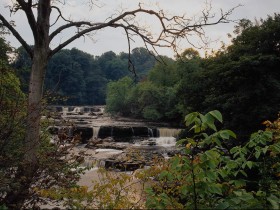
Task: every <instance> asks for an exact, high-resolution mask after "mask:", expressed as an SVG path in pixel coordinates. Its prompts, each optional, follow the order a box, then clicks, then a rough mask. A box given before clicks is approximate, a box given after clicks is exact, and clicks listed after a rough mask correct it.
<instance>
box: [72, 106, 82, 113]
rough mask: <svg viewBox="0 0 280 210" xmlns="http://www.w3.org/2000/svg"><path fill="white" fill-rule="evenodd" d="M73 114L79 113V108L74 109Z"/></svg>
mask: <svg viewBox="0 0 280 210" xmlns="http://www.w3.org/2000/svg"><path fill="white" fill-rule="evenodd" d="M72 112H74V113H79V112H81V107H75V108H74V110H73V111H72Z"/></svg>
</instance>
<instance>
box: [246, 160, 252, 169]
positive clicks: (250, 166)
mask: <svg viewBox="0 0 280 210" xmlns="http://www.w3.org/2000/svg"><path fill="white" fill-rule="evenodd" d="M246 164H247V166H248V168H250V169H251V168H252V166H253V162H252V161H247V163H246Z"/></svg>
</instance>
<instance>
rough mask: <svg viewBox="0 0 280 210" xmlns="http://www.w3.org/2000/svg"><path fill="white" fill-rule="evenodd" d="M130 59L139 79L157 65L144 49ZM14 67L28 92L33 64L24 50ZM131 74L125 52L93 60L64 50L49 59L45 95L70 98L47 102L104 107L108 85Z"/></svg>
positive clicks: (138, 49) (19, 51) (107, 54)
mask: <svg viewBox="0 0 280 210" xmlns="http://www.w3.org/2000/svg"><path fill="white" fill-rule="evenodd" d="M0 47H1V46H0ZM131 60H132V62H133V64H134V67H135V70H136V74H137V76H139V78H142V77H144V76H145V75H147V72H148V71H149V70H150V68H152V66H153V65H154V64H155V58H154V57H153V56H152V55H151V54H149V52H148V51H147V50H146V49H145V48H135V49H133V50H132V53H131ZM13 67H14V68H15V69H17V72H18V75H19V76H20V80H21V83H22V84H23V87H22V89H23V91H24V92H27V91H28V82H29V72H30V68H31V61H30V58H29V56H28V54H27V53H26V52H25V50H24V49H23V48H22V47H20V48H19V49H18V55H17V57H16V60H15V62H14V63H13ZM128 75H130V76H131V75H132V74H131V72H130V71H129V70H128V54H126V53H120V54H119V55H116V54H115V53H114V52H112V51H110V52H106V53H104V54H102V55H101V56H95V57H94V56H92V55H90V54H87V53H85V52H82V51H80V50H78V49H75V48H73V49H71V50H66V49H65V50H61V51H60V52H58V53H57V54H56V55H55V56H54V57H52V59H50V61H49V63H48V69H47V72H46V79H45V84H44V87H45V92H46V93H53V94H56V95H60V96H61V98H65V97H67V98H68V100H67V101H64V100H57V101H48V102H49V103H50V104H54V103H56V104H67V105H99V104H105V94H106V86H107V83H108V82H110V81H116V80H118V79H121V78H123V77H124V76H128Z"/></svg>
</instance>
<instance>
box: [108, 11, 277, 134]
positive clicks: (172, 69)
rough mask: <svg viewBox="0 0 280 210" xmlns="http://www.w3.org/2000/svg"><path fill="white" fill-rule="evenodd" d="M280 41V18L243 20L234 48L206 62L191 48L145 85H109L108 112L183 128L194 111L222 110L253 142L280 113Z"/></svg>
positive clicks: (232, 126)
mask: <svg viewBox="0 0 280 210" xmlns="http://www.w3.org/2000/svg"><path fill="white" fill-rule="evenodd" d="M279 40H280V15H279V14H275V15H274V16H270V17H268V18H267V19H266V20H260V21H259V22H257V23H253V22H251V21H249V20H241V21H240V23H239V25H237V26H236V30H235V31H234V38H232V45H230V46H228V47H224V48H222V49H220V50H219V51H218V52H215V53H213V54H211V55H208V56H207V57H205V58H201V57H200V56H199V54H198V52H196V51H195V50H193V49H186V50H185V51H184V52H183V53H182V55H181V56H180V57H178V58H177V59H176V61H172V60H167V61H166V62H165V63H157V64H156V65H155V67H154V68H153V69H152V70H151V71H150V72H149V74H148V77H147V80H145V81H142V82H141V83H139V84H133V83H132V80H131V79H129V78H125V79H121V80H119V81H116V82H111V83H109V85H108V93H107V110H108V112H110V113H112V114H120V115H124V116H133V117H140V118H145V119H149V120H164V121H175V122H177V123H180V122H182V120H183V119H182V117H181V116H185V115H186V114H188V113H190V112H193V111H200V112H202V113H205V112H208V111H210V110H214V109H217V110H220V111H221V112H222V113H224V119H225V120H224V125H225V127H227V128H230V129H232V130H234V131H236V132H237V133H238V134H239V135H238V136H240V137H246V136H247V137H248V135H249V134H250V133H251V132H253V131H255V130H258V129H260V128H263V127H262V125H261V123H262V122H263V121H265V120H267V119H274V118H275V117H276V116H277V113H278V112H279V107H280V72H279V66H280V48H279V45H280V44H279ZM119 89H121V90H122V91H118V90H119ZM120 94H121V95H120ZM123 107H125V109H124V108H123Z"/></svg>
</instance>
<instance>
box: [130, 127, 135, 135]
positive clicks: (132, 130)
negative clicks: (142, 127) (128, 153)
mask: <svg viewBox="0 0 280 210" xmlns="http://www.w3.org/2000/svg"><path fill="white" fill-rule="evenodd" d="M131 132H132V136H134V134H135V133H134V129H133V127H131Z"/></svg>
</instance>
